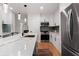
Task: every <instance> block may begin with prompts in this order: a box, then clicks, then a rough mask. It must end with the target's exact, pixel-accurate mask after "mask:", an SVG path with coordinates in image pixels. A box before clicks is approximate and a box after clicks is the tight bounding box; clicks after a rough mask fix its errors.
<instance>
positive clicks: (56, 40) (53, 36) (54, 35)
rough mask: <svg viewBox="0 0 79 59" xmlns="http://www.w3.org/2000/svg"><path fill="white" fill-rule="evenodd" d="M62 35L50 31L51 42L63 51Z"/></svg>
mask: <svg viewBox="0 0 79 59" xmlns="http://www.w3.org/2000/svg"><path fill="white" fill-rule="evenodd" d="M60 41H61V40H60V36H59V34H58V33H55V32H52V33H50V42H51V43H52V44H53V45H54V46H55V47H56V48H57V49H58V50H59V51H60V52H61V42H60Z"/></svg>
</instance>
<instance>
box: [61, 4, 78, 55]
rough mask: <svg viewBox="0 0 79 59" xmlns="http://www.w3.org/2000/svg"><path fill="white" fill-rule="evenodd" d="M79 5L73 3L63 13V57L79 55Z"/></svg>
mask: <svg viewBox="0 0 79 59" xmlns="http://www.w3.org/2000/svg"><path fill="white" fill-rule="evenodd" d="M78 7H79V4H76V3H73V4H71V5H70V6H69V7H67V8H66V9H65V10H64V11H63V12H61V39H62V55H65V56H72V55H73V56H74V55H79V22H78V11H79V10H78Z"/></svg>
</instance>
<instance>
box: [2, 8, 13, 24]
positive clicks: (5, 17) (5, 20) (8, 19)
mask: <svg viewBox="0 0 79 59" xmlns="http://www.w3.org/2000/svg"><path fill="white" fill-rule="evenodd" d="M3 13H4V12H3ZM3 23H4V24H12V12H11V11H10V10H8V13H7V14H5V13H4V14H3Z"/></svg>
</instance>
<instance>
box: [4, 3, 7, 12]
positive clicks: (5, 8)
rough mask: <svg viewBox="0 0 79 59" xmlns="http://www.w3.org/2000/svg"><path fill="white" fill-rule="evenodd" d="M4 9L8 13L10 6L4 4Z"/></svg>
mask: <svg viewBox="0 0 79 59" xmlns="http://www.w3.org/2000/svg"><path fill="white" fill-rule="evenodd" d="M3 8H4V12H5V13H7V12H8V4H7V3H4V4H3Z"/></svg>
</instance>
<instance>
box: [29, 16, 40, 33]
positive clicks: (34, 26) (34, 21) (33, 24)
mask: <svg viewBox="0 0 79 59" xmlns="http://www.w3.org/2000/svg"><path fill="white" fill-rule="evenodd" d="M28 28H29V30H30V31H32V32H34V33H39V32H40V15H39V14H29V15H28Z"/></svg>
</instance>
